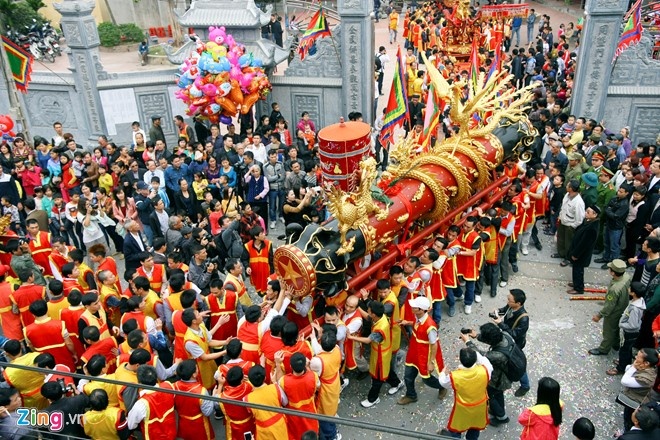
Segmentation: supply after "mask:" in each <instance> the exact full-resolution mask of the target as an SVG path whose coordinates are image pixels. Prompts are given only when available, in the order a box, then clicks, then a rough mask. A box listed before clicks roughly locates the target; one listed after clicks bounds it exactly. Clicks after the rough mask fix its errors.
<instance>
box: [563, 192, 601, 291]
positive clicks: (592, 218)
mask: <svg viewBox="0 0 660 440" xmlns="http://www.w3.org/2000/svg"><path fill="white" fill-rule="evenodd" d="M599 215H600V208H599V207H598V206H596V205H592V206H589V207H588V208H587V209H586V210H585V213H584V221H583V222H582V224H581V225H580V226H578V227H577V228H576V229H575V234H573V240H572V241H571V247H570V249H569V250H568V255H567V257H568V258H569V259H570V261H571V263H573V274H572V279H573V282H571V283H568V286H569V287H571V289H569V290H567V291H566V293H568V294H570V295H582V294H583V293H584V268H585V267H587V266H589V265H590V264H591V255H592V254H593V252H594V246H595V245H596V239H597V238H598V216H599Z"/></svg>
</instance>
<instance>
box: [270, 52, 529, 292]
mask: <svg viewBox="0 0 660 440" xmlns="http://www.w3.org/2000/svg"><path fill="white" fill-rule="evenodd" d="M425 63H426V67H427V72H428V74H429V77H430V80H431V82H432V83H433V86H434V88H435V98H436V99H437V100H438V101H439V100H442V101H444V102H445V103H447V104H448V105H449V107H450V110H449V115H450V118H451V120H452V122H453V123H454V124H455V125H457V126H458V130H457V133H456V135H454V136H452V137H451V138H448V139H444V140H438V141H437V142H436V143H435V144H434V145H430V146H428V147H426V149H422V148H421V147H420V145H419V144H418V142H417V139H416V138H414V137H412V136H408V137H405V138H400V139H397V140H396V142H395V143H394V145H392V146H390V150H389V156H390V162H389V166H388V167H387V170H386V171H385V172H383V174H382V175H381V176H380V179H379V178H378V173H377V170H376V162H375V160H374V159H373V158H370V157H369V158H367V157H365V158H364V159H363V160H362V161H361V162H360V165H359V167H358V169H357V170H356V174H357V175H358V177H359V182H358V183H357V185H356V186H355V189H353V190H352V191H350V192H344V191H342V190H341V189H339V188H337V187H335V186H333V185H326V187H325V193H326V197H327V199H328V204H327V207H328V210H329V211H330V213H331V214H332V216H333V219H331V220H330V221H329V222H327V223H326V224H324V225H322V226H321V225H316V224H311V225H308V226H307V227H306V228H305V229H304V230H302V231H301V232H300V233H298V234H296V235H295V236H293V237H291V238H290V239H289V243H288V244H286V245H284V246H281V247H279V248H278V249H277V251H276V252H275V256H274V257H275V258H274V259H275V267H276V271H277V272H278V274H280V275H281V276H282V278H283V279H284V280H285V282H286V283H287V284H288V285H290V286H291V287H292V288H293V289H294V291H295V292H296V294H297V295H306V294H310V293H312V292H313V291H315V290H317V291H320V292H322V293H323V295H324V296H326V297H332V296H334V295H336V294H337V293H338V292H340V291H341V290H344V289H346V288H347V278H346V273H345V271H346V268H347V267H348V264H349V263H351V262H354V261H357V260H358V259H360V258H362V257H363V256H365V255H367V254H369V253H371V252H374V251H383V250H385V249H387V248H388V247H389V246H393V245H395V244H396V243H397V242H399V244H400V243H401V241H402V240H405V238H404V237H405V236H406V234H409V233H410V234H414V233H415V224H417V225H419V226H424V225H425V224H429V223H430V222H434V221H438V220H440V219H442V218H443V217H444V216H445V215H446V214H447V213H448V212H449V209H450V208H451V207H455V206H459V205H461V204H462V203H464V202H466V201H467V200H469V198H470V197H471V196H472V195H473V194H474V193H475V192H476V191H478V190H480V189H483V188H485V187H487V186H488V184H489V183H490V181H491V177H492V171H493V170H494V168H495V167H496V166H497V165H498V164H499V163H501V162H502V160H503V159H504V158H506V157H514V158H516V159H518V158H519V159H521V160H523V161H527V160H529V159H530V158H531V147H532V145H533V143H534V140H535V137H536V136H538V133H537V131H536V129H534V127H533V126H532V125H531V124H530V123H529V121H528V120H527V116H526V114H525V111H526V110H527V108H528V103H529V102H530V101H531V96H532V93H531V88H524V89H521V90H517V91H516V90H512V89H509V88H508V87H507V84H508V82H509V80H510V77H509V76H508V75H507V74H506V73H499V74H497V75H492V76H491V78H489V79H488V80H487V81H485V79H484V76H483V75H482V76H481V77H480V78H479V81H478V82H477V84H476V85H472V84H467V85H466V83H465V82H457V83H452V84H449V83H448V82H447V81H446V80H445V79H444V78H443V77H442V75H441V74H440V72H439V71H438V70H437V69H436V68H435V67H434V66H433V65H432V64H431V63H429V62H428V61H426V59H425ZM465 87H468V88H469V93H468V98H467V100H464V96H465V94H464V91H465ZM476 115H477V116H478V117H475V116H476ZM477 121H478V122H477ZM376 182H378V184H377V185H374V184H375V183H376ZM379 190H380V193H379Z"/></svg>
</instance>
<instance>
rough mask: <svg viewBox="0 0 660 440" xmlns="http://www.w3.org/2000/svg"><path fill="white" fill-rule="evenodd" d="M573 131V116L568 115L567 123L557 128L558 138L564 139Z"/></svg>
mask: <svg viewBox="0 0 660 440" xmlns="http://www.w3.org/2000/svg"><path fill="white" fill-rule="evenodd" d="M573 131H575V116H573V115H570V116H569V117H568V121H567V122H566V123H564V124H562V126H561V127H560V128H559V137H560V138H564V137H566V136H570V135H572V134H573Z"/></svg>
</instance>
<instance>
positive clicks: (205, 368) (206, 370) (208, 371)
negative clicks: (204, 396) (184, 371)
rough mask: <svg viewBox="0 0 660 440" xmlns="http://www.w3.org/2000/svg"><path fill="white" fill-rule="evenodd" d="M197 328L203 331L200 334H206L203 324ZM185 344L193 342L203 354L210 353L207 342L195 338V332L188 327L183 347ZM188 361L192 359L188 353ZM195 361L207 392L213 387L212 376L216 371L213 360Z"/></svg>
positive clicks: (203, 339) (198, 359)
mask: <svg viewBox="0 0 660 440" xmlns="http://www.w3.org/2000/svg"><path fill="white" fill-rule="evenodd" d="M199 328H200V330H202V331H203V332H202V334H206V333H207V332H206V327H205V326H204V324H201V325H200V326H199ZM186 342H194V343H195V344H197V345H199V347H200V348H201V349H202V350H204V353H210V351H209V343H208V341H207V340H206V339H205V338H201V337H199V336H197V335H196V334H195V332H193V331H192V330H191V329H190V327H188V330H186V334H185V335H184V336H183V343H184V347H185V344H186ZM186 353H188V350H186ZM188 359H194V358H193V357H192V356H191V355H190V353H188ZM195 361H196V362H197V367H198V368H199V375H200V377H201V379H202V386H203V387H204V388H206V389H207V390H211V389H213V387H214V386H215V378H214V377H213V375H214V374H215V370H216V369H217V365H216V364H215V361H214V360H213V359H211V360H206V361H203V360H202V359H200V358H197V359H195Z"/></svg>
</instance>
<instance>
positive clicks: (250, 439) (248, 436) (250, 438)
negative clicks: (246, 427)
mask: <svg viewBox="0 0 660 440" xmlns="http://www.w3.org/2000/svg"><path fill="white" fill-rule="evenodd" d="M243 437H244V438H245V440H254V436H253V435H252V433H251V432H246V433H245V434H243Z"/></svg>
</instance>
